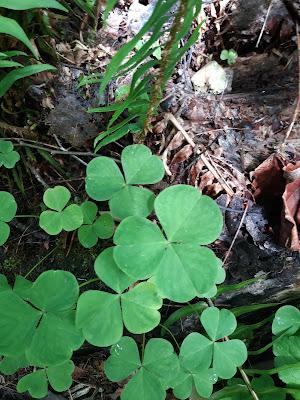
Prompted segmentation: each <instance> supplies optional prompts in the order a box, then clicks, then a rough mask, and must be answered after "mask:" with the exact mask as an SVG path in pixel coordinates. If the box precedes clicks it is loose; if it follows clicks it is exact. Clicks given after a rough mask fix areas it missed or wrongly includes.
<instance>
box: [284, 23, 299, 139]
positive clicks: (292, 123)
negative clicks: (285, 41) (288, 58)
mask: <svg viewBox="0 0 300 400" xmlns="http://www.w3.org/2000/svg"><path fill="white" fill-rule="evenodd" d="M296 34H297V47H298V99H297V103H296V107H295V111H294V114H293V119H292V122H291V123H290V126H289V129H288V130H287V132H286V135H285V139H284V143H285V142H286V141H287V140H288V139H289V137H290V135H291V133H292V130H293V128H294V125H295V122H296V120H297V117H298V115H299V111H300V35H299V26H298V23H297V22H296Z"/></svg>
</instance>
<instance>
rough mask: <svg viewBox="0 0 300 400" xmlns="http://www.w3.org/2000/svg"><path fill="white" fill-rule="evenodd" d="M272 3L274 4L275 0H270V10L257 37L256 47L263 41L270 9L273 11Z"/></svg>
mask: <svg viewBox="0 0 300 400" xmlns="http://www.w3.org/2000/svg"><path fill="white" fill-rule="evenodd" d="M272 5H273V0H270V4H269V7H268V11H267V14H266V17H265V20H264V24H263V26H262V28H261V31H260V34H259V37H258V39H257V42H256V46H255V47H258V46H259V43H260V41H261V38H262V35H263V33H264V31H265V28H266V25H267V22H268V18H269V15H270V11H271V8H272Z"/></svg>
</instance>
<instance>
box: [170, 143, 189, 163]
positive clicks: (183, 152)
mask: <svg viewBox="0 0 300 400" xmlns="http://www.w3.org/2000/svg"><path fill="white" fill-rule="evenodd" d="M192 154H193V147H192V146H191V145H190V144H187V145H185V146H184V147H183V148H182V149H180V150H179V151H178V152H177V153H176V154H175V156H174V157H173V159H172V161H171V163H170V166H172V165H175V164H180V163H182V162H184V161H186V160H187V159H188V158H189V157H190V156H191V155H192Z"/></svg>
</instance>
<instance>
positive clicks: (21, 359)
mask: <svg viewBox="0 0 300 400" xmlns="http://www.w3.org/2000/svg"><path fill="white" fill-rule="evenodd" d="M28 365H29V362H28V360H27V358H26V356H25V354H22V355H20V356H18V357H3V359H2V361H1V362H0V372H1V373H3V374H5V375H12V374H14V373H15V372H17V371H18V369H19V368H25V367H28Z"/></svg>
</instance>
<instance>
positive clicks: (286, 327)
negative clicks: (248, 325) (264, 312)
mask: <svg viewBox="0 0 300 400" xmlns="http://www.w3.org/2000/svg"><path fill="white" fill-rule="evenodd" d="M299 328H300V311H299V310H298V308H296V307H294V306H290V305H286V306H282V307H280V308H279V309H278V310H277V311H276V313H275V316H274V320H273V323H272V333H273V334H274V335H280V334H281V333H283V332H286V333H287V334H288V335H293V334H294V333H296V332H297V331H298V330H299Z"/></svg>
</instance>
